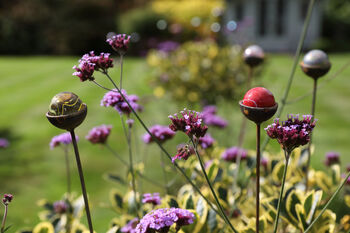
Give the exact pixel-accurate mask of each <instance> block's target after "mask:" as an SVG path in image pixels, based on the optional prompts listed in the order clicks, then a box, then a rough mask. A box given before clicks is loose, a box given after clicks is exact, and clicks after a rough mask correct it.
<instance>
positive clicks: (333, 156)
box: [324, 151, 340, 167]
mask: <svg viewBox="0 0 350 233" xmlns="http://www.w3.org/2000/svg"><path fill="white" fill-rule="evenodd" d="M339 163H340V158H339V153H338V152H334V151H331V152H328V153H327V154H326V160H325V161H324V164H325V165H326V166H327V167H330V166H332V165H333V164H339Z"/></svg>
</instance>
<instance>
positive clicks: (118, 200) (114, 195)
mask: <svg viewBox="0 0 350 233" xmlns="http://www.w3.org/2000/svg"><path fill="white" fill-rule="evenodd" d="M110 199H111V203H112V206H113V207H115V208H117V209H118V210H121V209H123V196H122V195H121V194H119V193H118V191H116V190H112V191H111V193H110Z"/></svg>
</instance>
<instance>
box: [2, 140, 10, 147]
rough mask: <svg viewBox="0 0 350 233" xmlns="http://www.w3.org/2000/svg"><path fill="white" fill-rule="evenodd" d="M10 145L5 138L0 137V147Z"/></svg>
mask: <svg viewBox="0 0 350 233" xmlns="http://www.w3.org/2000/svg"><path fill="white" fill-rule="evenodd" d="M9 145H10V143H9V141H8V140H7V139H6V138H0V148H7V147H8V146H9Z"/></svg>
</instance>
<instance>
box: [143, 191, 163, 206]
mask: <svg viewBox="0 0 350 233" xmlns="http://www.w3.org/2000/svg"><path fill="white" fill-rule="evenodd" d="M142 203H144V204H145V203H150V204H153V205H154V206H156V205H160V203H161V198H160V196H159V193H153V194H151V193H145V194H143V199H142Z"/></svg>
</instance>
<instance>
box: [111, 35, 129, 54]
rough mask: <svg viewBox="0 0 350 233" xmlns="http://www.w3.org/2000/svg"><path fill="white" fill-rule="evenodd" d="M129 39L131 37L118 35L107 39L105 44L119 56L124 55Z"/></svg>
mask: <svg viewBox="0 0 350 233" xmlns="http://www.w3.org/2000/svg"><path fill="white" fill-rule="evenodd" d="M130 39H131V36H128V35H126V34H118V35H115V36H112V37H111V38H108V39H107V41H106V42H107V43H108V44H109V45H110V46H112V48H113V49H114V50H115V51H116V52H118V53H119V54H120V55H124V54H125V53H126V52H127V51H128V49H129V42H130Z"/></svg>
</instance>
